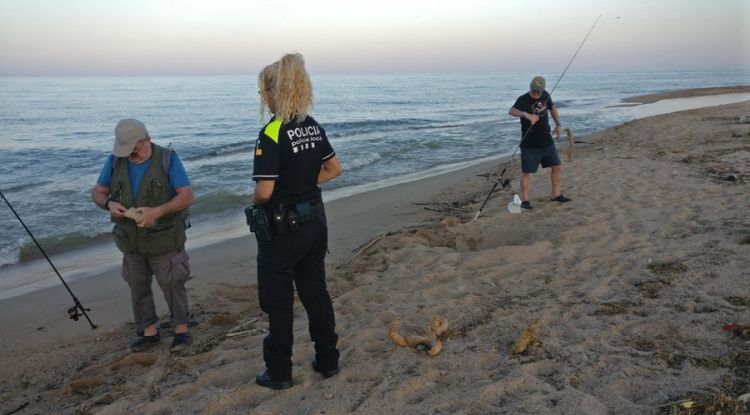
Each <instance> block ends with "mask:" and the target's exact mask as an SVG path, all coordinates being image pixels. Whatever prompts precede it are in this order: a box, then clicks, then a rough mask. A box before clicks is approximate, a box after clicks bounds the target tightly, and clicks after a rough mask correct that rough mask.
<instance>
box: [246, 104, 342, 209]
mask: <svg viewBox="0 0 750 415" xmlns="http://www.w3.org/2000/svg"><path fill="white" fill-rule="evenodd" d="M335 155H336V153H335V152H334V151H333V148H332V147H331V143H329V142H328V137H326V132H325V130H323V127H321V126H320V124H318V123H317V121H315V120H314V119H313V118H312V117H310V116H308V117H307V118H305V119H304V121H302V122H300V123H297V122H294V121H291V122H288V123H286V124H282V123H281V121H279V120H277V119H276V118H275V117H274V118H273V119H272V120H271V121H270V122H269V123H268V124H266V125H265V126H264V127H263V128H262V129H261V130H260V134H259V135H258V141H256V142H255V158H254V162H253V180H255V181H258V180H276V184H275V185H274V189H273V194H272V195H271V200H269V202H268V203H269V204H270V205H271V206H276V205H278V204H284V205H289V204H293V203H297V202H303V201H308V202H310V203H318V202H320V201H321V197H320V187H318V173H320V167H321V166H322V164H323V162H324V161H326V160H328V159H330V158H332V157H333V156H335Z"/></svg>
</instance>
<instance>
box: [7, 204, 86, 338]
mask: <svg viewBox="0 0 750 415" xmlns="http://www.w3.org/2000/svg"><path fill="white" fill-rule="evenodd" d="M0 197H2V198H3V200H4V201H5V203H6V204H7V205H8V207H9V208H10V211H11V212H13V214H14V215H16V219H18V221H19V222H20V223H21V226H23V228H24V229H26V233H28V234H29V236H30V237H31V240H33V241H34V243H35V244H36V246H37V248H39V250H40V251H41V252H42V255H44V257H45V258H46V259H47V262H49V264H50V266H51V267H52V269H53V270H54V271H55V274H57V276H58V278H60V281H62V283H63V285H64V286H65V289H66V290H68V293H69V294H70V296H71V297H73V302H74V303H75V304H74V305H73V307H70V308H68V317H70V319H71V320H75V321H78V319H79V318H80V317H81V316H84V317H86V320H87V321H88V322H89V324H90V325H91V328H92V329H95V328H96V325H95V324H94V323H92V322H91V319H90V318H89V315H88V314H86V312H87V311H91V309H90V308H84V307H83V305H81V302H80V301H78V298H76V296H75V295H74V294H73V291H72V290H71V289H70V287H69V286H68V284H67V283H66V282H65V280H64V279H63V277H62V275H60V272H59V271H57V268H56V267H55V264H53V263H52V260H51V259H49V256H47V253H46V252H45V251H44V248H42V245H40V244H39V242H37V240H36V238H35V237H34V235H33V234H32V233H31V231H30V230H29V228H28V227H27V226H26V224H25V223H24V222H23V220H21V217H20V216H18V213H16V210H15V209H13V206H12V205H11V204H10V202H9V201H8V199H6V198H5V195H4V194H3V192H2V190H0Z"/></svg>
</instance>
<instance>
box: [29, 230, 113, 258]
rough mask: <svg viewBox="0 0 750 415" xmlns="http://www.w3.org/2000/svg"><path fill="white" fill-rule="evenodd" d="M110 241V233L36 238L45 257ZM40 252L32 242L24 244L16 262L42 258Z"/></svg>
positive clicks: (79, 233) (69, 234) (68, 234)
mask: <svg viewBox="0 0 750 415" xmlns="http://www.w3.org/2000/svg"><path fill="white" fill-rule="evenodd" d="M109 239H111V233H110V232H100V233H94V234H91V233H82V232H72V233H67V234H63V235H55V236H49V237H44V238H37V241H38V242H39V245H41V246H42V248H44V252H46V253H47V255H55V254H59V253H63V252H70V251H74V250H76V249H79V248H83V247H86V246H91V245H94V244H98V243H101V242H103V241H106V240H109ZM43 257H44V256H43V255H42V252H41V251H40V250H39V248H38V247H37V246H36V244H35V243H34V242H26V243H24V244H23V245H21V247H20V249H19V250H18V261H19V262H24V261H29V260H32V259H37V258H43Z"/></svg>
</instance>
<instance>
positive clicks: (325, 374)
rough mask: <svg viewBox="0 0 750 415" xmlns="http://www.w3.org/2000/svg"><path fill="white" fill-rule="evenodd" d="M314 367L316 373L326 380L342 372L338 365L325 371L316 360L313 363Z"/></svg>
mask: <svg viewBox="0 0 750 415" xmlns="http://www.w3.org/2000/svg"><path fill="white" fill-rule="evenodd" d="M312 367H313V370H314V371H316V372H318V373H320V374H321V375H323V377H324V378H330V377H331V376H336V375H337V374H338V373H339V371H340V369H339V367H338V365H337V366H336V367H335V368H333V369H329V370H323V369H321V368H319V367H318V362H317V361H315V360H313V361H312Z"/></svg>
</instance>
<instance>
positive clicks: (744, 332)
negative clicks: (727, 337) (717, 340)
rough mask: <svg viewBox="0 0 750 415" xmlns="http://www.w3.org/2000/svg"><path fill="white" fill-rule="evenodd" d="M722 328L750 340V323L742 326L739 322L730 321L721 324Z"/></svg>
mask: <svg viewBox="0 0 750 415" xmlns="http://www.w3.org/2000/svg"><path fill="white" fill-rule="evenodd" d="M721 329H722V330H724V331H728V332H730V333H732V334H734V335H735V336H737V337H739V338H741V339H744V340H750V324H747V325H745V326H741V325H739V324H737V323H728V324H725V325H723V326H721Z"/></svg>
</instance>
